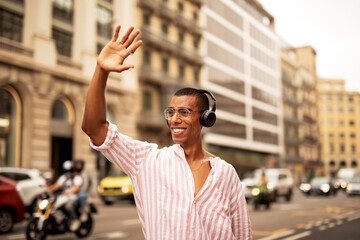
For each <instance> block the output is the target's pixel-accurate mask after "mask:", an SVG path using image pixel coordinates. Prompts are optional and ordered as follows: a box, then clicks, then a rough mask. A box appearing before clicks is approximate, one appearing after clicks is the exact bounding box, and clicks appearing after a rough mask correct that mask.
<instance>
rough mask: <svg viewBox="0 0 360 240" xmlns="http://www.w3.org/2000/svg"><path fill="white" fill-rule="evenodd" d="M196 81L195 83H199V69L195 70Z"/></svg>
mask: <svg viewBox="0 0 360 240" xmlns="http://www.w3.org/2000/svg"><path fill="white" fill-rule="evenodd" d="M194 81H195V83H197V84H198V83H199V81H200V79H199V70H197V69H195V70H194Z"/></svg>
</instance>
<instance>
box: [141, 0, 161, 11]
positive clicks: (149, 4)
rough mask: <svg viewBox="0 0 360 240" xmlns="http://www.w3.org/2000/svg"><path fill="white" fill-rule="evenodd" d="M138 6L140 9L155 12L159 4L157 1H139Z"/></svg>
mask: <svg viewBox="0 0 360 240" xmlns="http://www.w3.org/2000/svg"><path fill="white" fill-rule="evenodd" d="M138 5H139V7H141V8H143V9H148V10H150V11H154V10H155V9H157V5H158V4H157V2H156V1H153V0H139V1H138Z"/></svg>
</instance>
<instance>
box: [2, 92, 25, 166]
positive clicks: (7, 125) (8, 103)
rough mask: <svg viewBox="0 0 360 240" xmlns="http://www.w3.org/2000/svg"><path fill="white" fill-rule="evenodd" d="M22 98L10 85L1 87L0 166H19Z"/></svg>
mask: <svg viewBox="0 0 360 240" xmlns="http://www.w3.org/2000/svg"><path fill="white" fill-rule="evenodd" d="M20 103H21V99H20V97H19V95H18V94H17V92H16V91H15V90H14V89H13V88H11V87H8V86H4V87H1V88H0V167H3V166H6V167H18V166H19V163H20V156H19V154H18V153H19V152H20V146H19V144H17V142H20V141H21V131H20V130H21V129H20V128H21V105H20Z"/></svg>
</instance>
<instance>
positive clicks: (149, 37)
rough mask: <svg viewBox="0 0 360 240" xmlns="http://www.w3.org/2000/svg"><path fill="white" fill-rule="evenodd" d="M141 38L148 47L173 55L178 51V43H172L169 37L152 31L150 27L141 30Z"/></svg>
mask: <svg viewBox="0 0 360 240" xmlns="http://www.w3.org/2000/svg"><path fill="white" fill-rule="evenodd" d="M140 38H141V39H142V40H143V41H144V43H145V44H146V45H150V46H151V47H153V48H155V49H158V50H160V51H165V52H170V53H173V52H175V51H176V48H177V46H176V43H174V42H172V41H171V40H170V39H169V38H168V37H167V35H165V34H163V33H161V32H156V31H152V30H151V29H150V28H149V27H147V26H143V27H142V28H141V36H140Z"/></svg>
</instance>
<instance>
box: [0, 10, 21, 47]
mask: <svg viewBox="0 0 360 240" xmlns="http://www.w3.org/2000/svg"><path fill="white" fill-rule="evenodd" d="M22 26H23V16H22V15H20V14H17V13H15V12H11V11H8V10H5V9H3V8H1V7H0V36H1V37H4V38H7V39H10V40H13V41H17V42H21V41H22Z"/></svg>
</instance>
